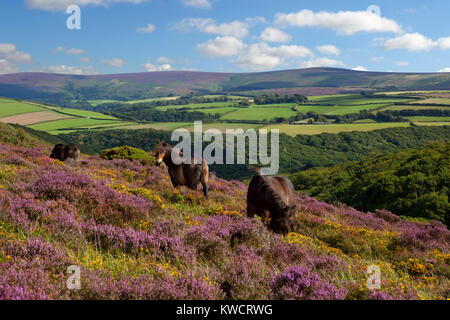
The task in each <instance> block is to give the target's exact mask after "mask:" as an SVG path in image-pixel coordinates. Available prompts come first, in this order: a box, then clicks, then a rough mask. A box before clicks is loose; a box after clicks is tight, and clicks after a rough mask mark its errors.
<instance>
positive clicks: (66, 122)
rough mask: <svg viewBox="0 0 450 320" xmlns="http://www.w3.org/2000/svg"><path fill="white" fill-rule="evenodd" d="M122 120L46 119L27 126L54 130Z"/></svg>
mask: <svg viewBox="0 0 450 320" xmlns="http://www.w3.org/2000/svg"><path fill="white" fill-rule="evenodd" d="M121 123H123V122H121V121H112V120H96V119H89V118H71V119H63V120H57V121H48V122H42V123H38V124H33V125H30V126H29V127H30V128H32V129H35V130H41V131H47V132H50V131H55V130H61V129H68V128H81V127H82V128H90V127H96V126H99V125H119V124H121Z"/></svg>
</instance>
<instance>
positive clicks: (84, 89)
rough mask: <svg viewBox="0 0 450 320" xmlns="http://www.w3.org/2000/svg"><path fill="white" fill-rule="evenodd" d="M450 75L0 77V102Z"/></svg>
mask: <svg viewBox="0 0 450 320" xmlns="http://www.w3.org/2000/svg"><path fill="white" fill-rule="evenodd" d="M448 88H450V73H391V72H364V71H354V70H346V69H337V68H309V69H294V70H284V71H271V72H258V73H215V72H193V71H164V72H143V73H127V74H111V75H90V76H81V75H63V74H49V73H38V72H30V73H17V74H5V75H0V96H4V97H11V98H20V99H34V100H41V101H61V100H64V99H69V100H71V99H72V100H73V99H76V100H84V99H86V100H87V99H115V100H127V99H139V98H148V97H154V96H165V95H168V94H171V93H172V94H186V93H189V92H197V93H219V92H220V93H223V92H249V91H255V90H280V89H283V90H286V91H289V92H292V90H294V89H295V90H298V92H299V93H303V94H310V93H313V94H320V93H340V92H352V91H353V92H355V91H356V92H357V91H358V90H369V89H370V90H442V89H448Z"/></svg>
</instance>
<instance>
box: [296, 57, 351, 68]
mask: <svg viewBox="0 0 450 320" xmlns="http://www.w3.org/2000/svg"><path fill="white" fill-rule="evenodd" d="M301 66H302V68H316V67H345V65H344V63H343V62H341V61H339V60H334V59H330V58H327V57H321V58H315V59H311V60H309V61H304V62H302V63H301Z"/></svg>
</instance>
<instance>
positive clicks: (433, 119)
mask: <svg viewBox="0 0 450 320" xmlns="http://www.w3.org/2000/svg"><path fill="white" fill-rule="evenodd" d="M405 118H406V119H408V120H409V121H413V122H447V121H450V117H427V116H411V117H405ZM449 124H450V122H449Z"/></svg>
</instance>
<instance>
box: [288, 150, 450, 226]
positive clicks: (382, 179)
mask: <svg viewBox="0 0 450 320" xmlns="http://www.w3.org/2000/svg"><path fill="white" fill-rule="evenodd" d="M292 181H293V183H294V186H295V188H296V189H297V190H298V191H300V192H302V193H307V194H309V195H310V196H313V197H317V198H318V199H320V200H322V201H327V202H336V201H337V202H343V203H345V204H348V205H350V206H353V207H355V208H359V209H363V210H370V211H373V210H375V209H381V208H385V209H389V210H391V211H393V212H395V213H397V214H403V215H407V216H413V217H422V218H427V219H437V220H440V221H442V222H446V224H447V226H448V225H450V215H449V212H450V203H449V199H448V195H449V190H450V183H449V182H450V143H436V144H431V145H428V146H426V147H425V148H421V149H417V150H405V151H400V152H397V153H391V154H387V155H382V156H381V155H373V156H369V157H367V158H366V159H365V160H363V161H360V162H350V163H345V164H340V165H336V166H334V167H329V168H312V169H309V170H306V171H303V172H300V173H297V174H294V175H292Z"/></svg>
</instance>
